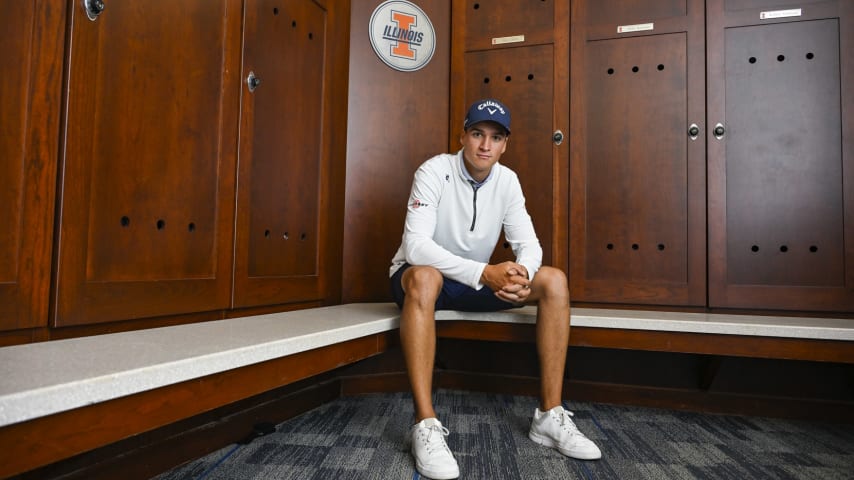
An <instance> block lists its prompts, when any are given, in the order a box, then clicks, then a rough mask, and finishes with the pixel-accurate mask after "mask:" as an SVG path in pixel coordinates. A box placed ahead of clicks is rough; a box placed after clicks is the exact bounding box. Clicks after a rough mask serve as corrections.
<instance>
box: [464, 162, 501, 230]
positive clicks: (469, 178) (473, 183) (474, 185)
mask: <svg viewBox="0 0 854 480" xmlns="http://www.w3.org/2000/svg"><path fill="white" fill-rule="evenodd" d="M459 158H460V160H459V161H460V173H461V174H462V176H463V178H464V179H465V180H466V181H467V182H468V183H469V185H471V190H472V216H471V227H469V231H470V232H473V231H474V225H475V222H477V191H478V190H479V189H480V187H482V186H483V185H484V184H486V182H488V181H489V179H490V178H492V172H494V171H495V167H496V166H497V165H498V163H496V164H495V165H493V166H492V168H491V169H490V170H489V175H487V176H486V178H484V179H483V181H482V182H478V181H477V180H475V179H474V177H472V176H471V174H470V173H469V171H468V169H467V168H466V161H465V159H464V158H463V153H462V151H460V154H459Z"/></svg>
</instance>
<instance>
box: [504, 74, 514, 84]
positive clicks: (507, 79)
mask: <svg viewBox="0 0 854 480" xmlns="http://www.w3.org/2000/svg"><path fill="white" fill-rule="evenodd" d="M510 80H513V78H512V77H510V75H507V76H506V77H504V81H505V82H509V81H510Z"/></svg>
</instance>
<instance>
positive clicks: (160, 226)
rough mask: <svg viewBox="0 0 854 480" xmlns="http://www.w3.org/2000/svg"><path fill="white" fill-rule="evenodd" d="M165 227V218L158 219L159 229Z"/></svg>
mask: <svg viewBox="0 0 854 480" xmlns="http://www.w3.org/2000/svg"><path fill="white" fill-rule="evenodd" d="M164 228H166V221H165V220H158V221H157V229H158V230H163V229H164Z"/></svg>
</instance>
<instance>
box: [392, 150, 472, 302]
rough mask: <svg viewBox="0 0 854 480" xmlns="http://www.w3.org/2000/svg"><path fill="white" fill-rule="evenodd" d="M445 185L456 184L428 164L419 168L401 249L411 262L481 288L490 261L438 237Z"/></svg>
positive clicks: (410, 199) (407, 213)
mask: <svg viewBox="0 0 854 480" xmlns="http://www.w3.org/2000/svg"><path fill="white" fill-rule="evenodd" d="M446 175H449V174H446ZM445 188H452V187H451V186H449V183H448V182H447V180H446V179H444V178H442V174H441V172H440V171H437V170H435V169H431V168H429V167H428V166H427V165H423V166H421V167H420V168H419V169H418V171H416V173H415V180H414V181H413V184H412V191H411V193H410V196H409V204H408V207H407V212H406V223H405V225H404V232H403V243H402V246H401V250H402V251H403V254H404V256H405V259H406V262H407V263H409V264H411V265H426V266H431V267H434V268H435V269H437V270H439V272H441V273H442V275H444V276H446V277H448V278H451V279H453V280H456V281H458V282H460V283H464V284H466V285H469V286H470V287H472V288H475V289H479V288H481V287H482V286H483V285H482V284H481V283H480V277H481V275H482V273H483V269H484V267H485V266H486V264H485V263H482V262H478V261H475V260H470V259H467V258H463V257H461V256H459V255H455V254H454V253H452V252H451V251H449V250H448V249H446V248H444V247H442V246H441V245H439V244H438V243H436V241H435V240H434V234H435V232H436V227H437V219H438V211H439V203H440V202H441V201H442V196H443V193H444V192H443V191H444V189H445Z"/></svg>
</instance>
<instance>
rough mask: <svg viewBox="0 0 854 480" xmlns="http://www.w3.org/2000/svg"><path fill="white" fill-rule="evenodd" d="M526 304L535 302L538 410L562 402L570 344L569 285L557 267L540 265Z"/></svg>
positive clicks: (545, 409)
mask: <svg viewBox="0 0 854 480" xmlns="http://www.w3.org/2000/svg"><path fill="white" fill-rule="evenodd" d="M527 300H528V303H535V304H536V305H537V354H538V356H539V359H540V410H542V411H544V412H545V411H547V410H551V409H552V408H554V407H556V406H558V405H561V398H562V396H563V395H562V394H563V375H564V368H565V365H566V350H567V346H568V344H569V287H568V283H567V280H566V275H565V274H564V273H563V271H561V270H560V269H557V268H552V267H542V268H541V269H540V270H539V271H538V272H537V274H536V275H534V279H533V280H532V281H531V294H530V295H529V296H528V299H527Z"/></svg>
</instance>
